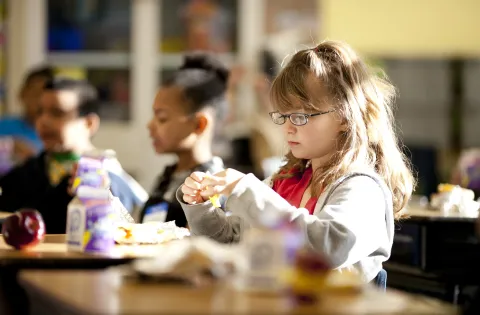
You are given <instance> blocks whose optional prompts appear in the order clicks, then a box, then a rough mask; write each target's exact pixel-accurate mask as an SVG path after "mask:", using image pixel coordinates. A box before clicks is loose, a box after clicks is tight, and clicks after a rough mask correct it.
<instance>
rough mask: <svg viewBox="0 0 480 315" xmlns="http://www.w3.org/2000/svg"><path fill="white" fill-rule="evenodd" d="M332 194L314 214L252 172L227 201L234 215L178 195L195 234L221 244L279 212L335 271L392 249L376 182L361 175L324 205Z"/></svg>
mask: <svg viewBox="0 0 480 315" xmlns="http://www.w3.org/2000/svg"><path fill="white" fill-rule="evenodd" d="M327 194H328V189H327V191H325V192H324V194H322V196H320V198H319V201H318V202H317V206H316V208H315V211H314V214H313V215H310V214H309V213H308V210H307V209H303V208H296V207H293V206H292V205H290V204H289V203H288V202H287V201H286V200H285V199H283V198H282V197H281V196H280V195H278V194H277V193H276V192H275V191H273V190H272V189H271V188H270V187H268V186H267V185H265V184H264V183H262V182H261V181H260V180H258V179H257V178H256V177H255V176H253V175H252V174H249V175H246V176H245V177H244V178H243V179H242V180H240V182H239V183H238V184H237V186H236V187H235V189H234V191H233V192H232V194H231V196H230V197H229V198H228V200H227V203H226V208H227V209H228V210H231V211H232V214H231V216H226V215H225V213H224V212H223V211H222V210H221V209H215V208H214V207H213V206H212V205H211V203H209V202H206V203H203V204H199V205H186V204H185V203H183V201H182V198H181V197H182V196H181V192H180V195H177V197H179V201H180V202H181V203H182V207H183V209H184V211H185V215H186V217H187V220H188V222H189V226H190V228H191V229H192V232H193V233H194V234H202V235H207V236H210V237H212V238H214V239H216V240H218V241H221V242H233V241H238V240H239V239H240V237H241V234H242V232H243V230H244V229H245V228H246V227H247V226H258V225H259V222H260V216H261V215H262V213H265V212H268V211H280V212H285V213H287V214H288V215H290V217H291V219H292V220H293V221H294V222H296V223H297V224H298V226H299V227H300V228H301V229H302V230H303V231H304V233H305V236H306V239H307V241H308V243H310V245H311V246H312V247H313V248H315V249H316V250H318V251H319V252H321V253H323V254H324V255H325V256H326V257H329V259H330V261H331V263H332V265H333V266H334V267H336V268H338V267H342V266H348V265H351V264H353V263H356V262H358V261H359V260H361V259H362V258H364V257H367V256H369V255H371V254H372V253H374V252H375V251H376V250H378V249H379V248H383V247H386V248H388V243H389V242H390V240H389V236H388V234H389V233H388V231H387V225H386V224H385V215H386V210H388V209H386V207H385V196H384V193H383V191H382V188H381V187H380V186H379V185H378V184H377V183H376V182H375V181H374V180H373V179H371V178H368V177H365V176H358V177H355V178H351V179H348V180H345V181H344V182H343V183H341V184H340V185H338V186H337V187H336V188H335V190H334V191H333V192H332V194H331V195H330V198H329V200H328V201H327V203H326V204H325V205H324V206H322V205H323V200H322V199H324V198H325V195H327ZM390 210H391V209H390ZM383 243H385V246H383V245H384V244H383ZM385 255H389V253H385Z"/></svg>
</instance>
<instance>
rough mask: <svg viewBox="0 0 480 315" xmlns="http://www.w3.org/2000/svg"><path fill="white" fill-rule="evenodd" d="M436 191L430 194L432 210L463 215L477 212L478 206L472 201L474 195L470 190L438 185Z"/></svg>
mask: <svg viewBox="0 0 480 315" xmlns="http://www.w3.org/2000/svg"><path fill="white" fill-rule="evenodd" d="M437 191H438V192H437V193H435V194H432V196H431V200H430V206H431V207H432V208H433V209H437V210H441V211H444V212H452V211H453V212H460V213H465V214H468V213H476V212H477V211H478V208H479V205H480V204H479V203H478V202H477V201H475V200H474V198H475V194H474V192H473V191H472V190H470V189H466V188H462V187H460V186H458V185H452V184H440V185H438V190H437Z"/></svg>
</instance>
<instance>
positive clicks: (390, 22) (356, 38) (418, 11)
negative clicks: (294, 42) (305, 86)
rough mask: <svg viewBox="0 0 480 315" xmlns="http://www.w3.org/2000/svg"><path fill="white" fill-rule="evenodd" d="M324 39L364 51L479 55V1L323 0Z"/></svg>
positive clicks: (424, 55)
mask: <svg viewBox="0 0 480 315" xmlns="http://www.w3.org/2000/svg"><path fill="white" fill-rule="evenodd" d="M319 2H320V5H319V10H320V16H321V26H320V27H321V29H320V34H322V35H321V36H322V39H326V38H328V39H335V40H343V41H346V42H348V43H349V44H350V45H352V46H353V47H354V48H355V49H357V50H358V51H360V52H362V53H364V54H371V55H379V56H403V57H440V56H445V55H447V56H457V57H459V56H462V57H480V0H456V1H455V0H319Z"/></svg>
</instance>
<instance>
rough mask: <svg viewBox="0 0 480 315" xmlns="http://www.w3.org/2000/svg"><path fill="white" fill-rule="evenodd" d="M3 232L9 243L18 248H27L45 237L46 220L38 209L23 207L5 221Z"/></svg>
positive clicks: (6, 241)
mask: <svg viewBox="0 0 480 315" xmlns="http://www.w3.org/2000/svg"><path fill="white" fill-rule="evenodd" d="M2 234H3V238H4V240H5V243H7V244H8V245H10V246H12V247H14V248H16V249H26V248H28V247H33V246H35V245H37V244H38V243H40V242H41V241H42V240H43V239H44V237H45V222H44V221H43V218H42V215H41V214H40V212H38V211H37V210H34V209H22V210H19V211H17V212H15V213H14V214H12V215H11V216H9V217H8V218H6V219H5V220H4V221H3V223H2Z"/></svg>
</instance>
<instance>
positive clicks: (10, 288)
mask: <svg viewBox="0 0 480 315" xmlns="http://www.w3.org/2000/svg"><path fill="white" fill-rule="evenodd" d="M65 237H66V236H65V235H46V237H45V240H44V242H43V243H41V244H38V245H37V246H35V247H33V248H31V249H29V250H16V249H14V248H12V247H10V246H9V245H7V244H6V243H5V241H4V240H3V237H2V236H1V235H0V314H2V315H3V314H6V313H7V311H5V310H3V309H2V307H4V308H8V309H9V311H10V312H11V311H12V310H13V309H15V310H19V309H20V311H19V314H21V313H22V312H28V310H26V309H25V308H26V307H28V303H26V297H25V294H24V292H23V289H22V288H21V287H20V286H19V285H18V281H17V280H18V279H17V274H18V272H19V271H20V270H24V269H69V270H72V269H76V270H80V269H82V270H83V269H97V270H98V269H104V268H107V267H110V266H116V265H121V264H125V263H128V262H130V261H132V260H134V259H136V258H147V257H152V256H154V255H155V254H156V252H157V250H158V247H159V246H161V245H139V246H116V247H115V249H114V250H113V251H112V253H110V254H108V255H93V254H85V253H79V252H70V251H67V245H66V244H65ZM2 299H3V306H2V303H1V300H2ZM6 304H9V305H7V306H5V305H6ZM22 308H23V309H22Z"/></svg>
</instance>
